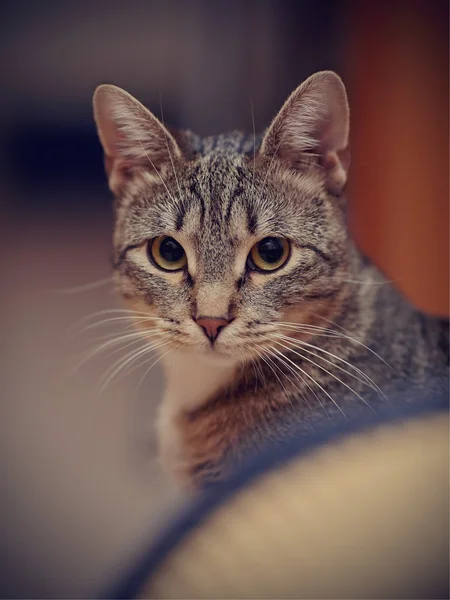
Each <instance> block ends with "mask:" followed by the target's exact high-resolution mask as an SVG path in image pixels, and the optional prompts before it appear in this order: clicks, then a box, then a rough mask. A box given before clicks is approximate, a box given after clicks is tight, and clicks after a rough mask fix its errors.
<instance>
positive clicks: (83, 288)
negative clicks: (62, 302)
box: [49, 275, 113, 294]
mask: <svg viewBox="0 0 450 600" xmlns="http://www.w3.org/2000/svg"><path fill="white" fill-rule="evenodd" d="M112 280H113V277H112V275H110V276H109V277H103V278H102V279H97V280H96V281H91V282H90V283H84V284H82V285H75V286H73V287H68V288H60V289H56V290H49V291H50V292H51V293H52V294H78V293H81V292H88V291H90V290H95V289H96V288H99V287H101V286H102V285H105V284H106V283H110V282H111V281H112Z"/></svg>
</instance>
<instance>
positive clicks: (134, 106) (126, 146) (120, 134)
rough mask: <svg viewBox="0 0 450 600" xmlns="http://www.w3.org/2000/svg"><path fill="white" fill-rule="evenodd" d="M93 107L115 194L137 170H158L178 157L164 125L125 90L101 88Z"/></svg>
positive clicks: (114, 87) (96, 94) (107, 169)
mask: <svg viewBox="0 0 450 600" xmlns="http://www.w3.org/2000/svg"><path fill="white" fill-rule="evenodd" d="M93 105H94V119H95V122H96V124H97V131H98V135H99V138H100V142H101V144H102V146H103V151H104V154H105V165H106V171H107V174H108V178H109V186H110V188H111V190H112V191H113V192H114V193H115V194H117V193H119V192H120V190H121V189H122V187H123V185H124V184H125V183H126V182H127V181H128V180H129V178H130V176H132V174H133V172H134V171H136V169H148V170H150V171H152V172H155V171H159V170H160V168H161V167H162V166H163V165H164V164H170V162H171V161H172V160H173V159H175V158H179V157H180V156H181V152H180V149H179V147H178V145H177V143H176V141H175V140H174V138H173V137H172V135H171V134H170V133H169V132H168V131H167V129H166V128H165V127H164V125H163V124H162V123H161V122H160V121H159V120H158V119H157V118H156V117H155V116H154V115H153V114H152V113H151V112H150V111H149V110H147V109H146V108H145V107H144V106H143V105H142V104H141V103H140V102H138V101H137V100H136V99H135V98H133V96H131V95H130V94H128V92H126V91H125V90H122V89H121V88H119V87H116V86H115V85H100V86H99V87H98V88H97V89H96V90H95V93H94V98H93Z"/></svg>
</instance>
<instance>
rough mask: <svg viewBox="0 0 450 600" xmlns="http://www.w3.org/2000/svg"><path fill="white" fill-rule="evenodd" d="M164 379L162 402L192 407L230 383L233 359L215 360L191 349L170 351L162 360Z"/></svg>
mask: <svg viewBox="0 0 450 600" xmlns="http://www.w3.org/2000/svg"><path fill="white" fill-rule="evenodd" d="M163 363H164V370H165V375H166V380H167V386H166V391H165V394H164V404H165V405H166V406H170V407H171V408H172V409H173V410H193V409H194V408H197V407H198V406H200V405H202V404H203V403H204V402H206V401H207V400H208V399H209V398H211V397H212V396H213V395H215V394H216V393H217V392H218V391H219V390H220V389H222V388H224V387H227V386H229V385H230V384H232V383H233V381H234V379H235V376H236V369H237V363H236V362H223V363H221V362H215V361H212V360H210V359H208V358H207V357H202V356H201V355H200V354H197V353H194V352H173V353H172V352H171V353H169V354H168V355H167V356H166V357H164V359H163Z"/></svg>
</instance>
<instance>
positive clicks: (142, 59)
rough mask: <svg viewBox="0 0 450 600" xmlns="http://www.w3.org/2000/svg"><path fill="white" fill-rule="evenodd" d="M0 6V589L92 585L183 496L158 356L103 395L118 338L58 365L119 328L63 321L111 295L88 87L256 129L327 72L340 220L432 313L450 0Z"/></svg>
mask: <svg viewBox="0 0 450 600" xmlns="http://www.w3.org/2000/svg"><path fill="white" fill-rule="evenodd" d="M0 11H1V12H0V28H1V35H0V61H1V62H0V64H1V65H2V67H3V77H2V88H1V94H0V192H1V197H2V209H1V212H2V236H1V244H2V248H3V252H2V255H3V261H2V266H3V274H2V294H1V304H2V316H3V323H2V334H1V338H0V349H1V363H0V369H1V381H2V393H1V399H2V402H1V411H2V419H1V424H2V430H1V431H0V440H1V441H0V444H1V445H2V448H1V455H0V456H1V459H0V468H1V473H0V475H1V477H2V481H3V486H2V488H3V494H2V496H3V498H2V510H3V515H2V516H3V518H2V525H1V527H2V529H3V531H2V532H1V535H0V558H1V563H2V565H3V570H4V573H3V574H2V582H1V584H2V585H1V589H0V593H1V595H2V596H3V597H30V596H34V597H74V596H83V595H86V594H88V595H92V593H93V590H96V589H98V588H99V587H101V585H102V583H103V582H104V581H106V580H107V578H108V577H110V576H111V575H112V574H113V573H115V572H117V570H118V569H120V568H123V566H124V564H125V563H126V561H128V560H130V556H131V554H132V552H133V548H135V549H137V548H138V547H139V544H141V543H142V542H143V540H144V538H148V535H149V533H150V534H151V533H152V532H153V531H156V529H157V528H160V527H161V526H163V524H164V519H165V518H168V515H170V514H171V510H172V509H173V507H174V506H175V505H176V504H177V503H178V502H180V499H179V498H177V496H176V494H175V493H174V491H173V490H172V488H171V486H170V483H169V482H168V481H166V479H165V477H164V475H163V474H162V473H161V472H160V471H159V467H158V465H157V463H156V461H155V448H154V435H153V419H154V414H155V406H156V405H157V403H158V400H159V398H160V395H161V389H162V380H161V374H160V372H159V371H158V370H157V368H155V369H154V370H153V371H152V372H151V373H150V374H149V375H148V376H147V377H146V378H145V380H144V381H143V382H142V383H141V385H138V384H139V382H140V380H141V379H142V377H141V373H140V372H135V373H130V374H129V376H126V377H121V378H120V379H118V380H117V381H116V382H114V383H113V384H112V385H110V386H109V387H108V388H107V390H106V391H104V392H102V393H99V389H98V388H99V381H101V378H102V376H104V374H105V372H107V369H108V368H109V367H110V366H111V364H112V363H113V362H114V361H115V360H117V356H118V355H117V354H115V355H114V356H108V352H106V353H103V354H98V355H95V356H93V357H92V358H91V359H89V360H87V362H86V363H85V365H83V366H82V367H81V368H80V369H78V370H76V371H75V372H74V369H73V367H74V365H77V364H78V363H79V361H80V358H83V357H85V358H87V357H88V354H89V352H90V349H92V348H93V347H95V339H96V336H97V338H98V336H99V335H100V336H104V335H107V334H109V333H113V331H114V329H113V323H111V322H110V323H106V324H104V327H100V329H95V328H93V329H92V330H90V331H87V332H84V333H83V334H81V335H78V336H75V337H74V336H73V331H75V330H77V331H80V330H81V329H82V328H83V327H82V325H83V323H81V324H80V320H81V319H86V318H87V317H89V316H90V315H91V319H92V320H91V321H84V326H86V324H87V325H89V323H93V322H95V321H98V320H101V319H102V318H107V317H109V316H110V314H106V313H105V314H104V315H103V316H102V314H101V313H99V311H104V310H107V309H114V308H117V307H120V303H119V302H118V301H116V299H115V297H114V293H113V290H112V285H111V282H110V280H109V279H108V278H109V277H110V272H111V268H110V262H109V257H110V239H111V231H112V214H111V198H110V195H109V193H108V190H107V187H106V182H105V177H104V173H103V163H102V154H101V148H100V144H99V143H98V141H97V137H96V131H95V127H94V123H93V120H92V109H91V98H92V94H93V91H94V89H95V87H96V86H97V85H98V84H100V83H114V84H116V85H118V86H120V87H123V88H125V89H126V90H127V91H129V92H130V93H132V94H133V95H135V96H136V97H137V98H138V99H139V100H141V101H142V102H143V103H144V104H146V105H147V106H148V107H149V108H151V109H152V110H153V111H154V112H155V114H156V115H161V104H162V107H163V110H164V120H165V122H167V123H170V124H172V125H174V126H179V127H185V128H190V129H193V130H195V131H196V132H198V133H200V134H212V133H217V132H220V131H224V130H229V129H235V128H240V129H246V130H248V131H251V130H252V127H253V126H252V112H251V107H253V111H254V117H255V123H256V128H257V130H262V129H264V128H265V127H266V126H267V124H268V122H269V121H270V119H271V118H272V117H273V116H274V115H275V113H276V112H277V110H278V109H279V107H280V106H281V104H282V102H283V100H284V99H285V98H286V97H287V95H288V94H289V93H290V92H291V91H292V90H293V89H294V88H295V87H296V86H297V85H298V84H299V83H300V82H301V81H302V80H304V79H305V78H306V77H307V76H309V75H310V74H312V73H313V72H315V71H317V70H320V69H333V70H336V71H337V72H338V73H339V74H340V75H341V76H342V77H343V79H344V81H345V83H346V85H347V87H348V93H349V99H350V105H351V110H352V132H351V140H352V142H351V143H352V161H353V162H352V169H351V176H350V184H349V198H350V200H349V201H350V225H351V228H352V230H353V232H354V235H355V236H356V239H357V240H358V243H359V244H360V246H361V247H362V248H363V250H364V251H365V252H366V253H367V254H369V256H371V257H372V258H373V259H374V260H375V262H376V263H377V264H378V265H379V266H380V267H381V268H382V269H383V270H384V271H385V272H386V273H387V275H388V276H389V277H390V278H391V279H393V280H394V281H395V282H396V285H398V287H399V288H400V289H401V290H402V291H403V292H404V293H405V294H406V295H407V296H408V297H409V298H410V299H411V301H412V302H413V303H415V304H416V305H417V306H419V307H421V308H422V309H424V310H426V311H428V312H430V313H434V314H441V315H447V314H448V310H449V306H448V305H449V300H448V289H449V286H448V272H449V269H448V257H449V251H448V250H449V248H448V243H449V242H448V225H449V219H448V217H449V215H448V210H449V209H448V198H449V194H448V192H449V190H448V184H449V177H448V176H449V172H448V171H449V161H448V159H449V156H448V154H449V150H448V124H449V123H448V99H449V98H448V95H449V76H448V66H449V65H448V16H449V15H448V2H446V1H441V0H403V1H402V0H390V1H389V2H387V1H386V2H384V1H379V2H378V1H377V2H375V1H374V2H361V1H359V2H358V1H353V2H352V1H351V0H347V1H342V2H339V1H334V2H332V1H328V2H327V1H323V0H314V1H313V0H278V1H276V0H246V1H237V0H145V1H142V2H137V1H135V0H128V1H127V2H126V3H125V2H122V3H116V2H112V0H110V1H109V2H105V1H103V0H96V2H89V1H87V0H78V1H77V2H74V1H67V0H59V1H56V0H55V1H41V2H34V1H26V0H22V1H20V2H15V1H12V0H9V1H8V0H3V2H2V4H1V9H0ZM94 282H97V284H96V285H92V286H91V285H90V284H91V283H94ZM97 313H99V314H97ZM111 314H112V313H111ZM77 323H78V325H77ZM97 343H98V342H97ZM142 374H143V371H142Z"/></svg>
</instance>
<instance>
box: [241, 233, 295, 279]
mask: <svg viewBox="0 0 450 600" xmlns="http://www.w3.org/2000/svg"><path fill="white" fill-rule="evenodd" d="M289 254H290V246H289V242H288V241H287V240H283V239H281V238H276V237H266V238H263V239H262V240H260V241H259V242H258V243H256V244H255V245H254V246H253V248H252V249H251V250H250V254H249V255H248V258H247V267H248V268H249V269H252V270H253V271H275V270H276V269H279V268H280V267H282V266H283V265H284V264H285V263H286V262H287V260H288V258H289Z"/></svg>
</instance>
